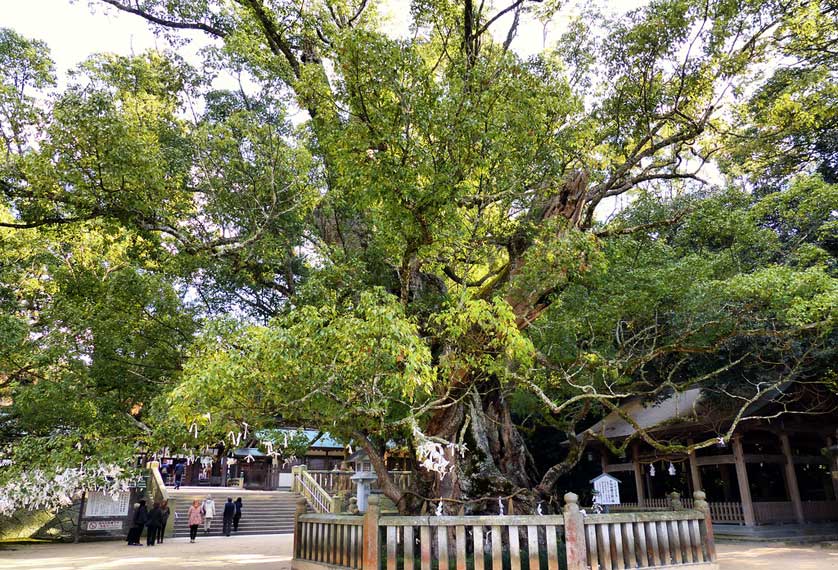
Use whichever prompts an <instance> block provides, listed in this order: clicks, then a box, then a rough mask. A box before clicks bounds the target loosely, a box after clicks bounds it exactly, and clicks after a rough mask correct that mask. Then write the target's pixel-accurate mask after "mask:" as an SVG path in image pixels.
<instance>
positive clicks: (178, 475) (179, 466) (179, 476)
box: [175, 461, 186, 489]
mask: <svg viewBox="0 0 838 570" xmlns="http://www.w3.org/2000/svg"><path fill="white" fill-rule="evenodd" d="M185 469H186V466H185V465H184V464H183V462H182V461H178V462H177V463H176V464H175V489H180V483H181V481H183V471H184V470H185Z"/></svg>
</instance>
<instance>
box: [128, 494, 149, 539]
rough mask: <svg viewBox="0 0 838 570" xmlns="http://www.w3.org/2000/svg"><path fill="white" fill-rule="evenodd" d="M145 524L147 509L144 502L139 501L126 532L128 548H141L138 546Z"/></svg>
mask: <svg viewBox="0 0 838 570" xmlns="http://www.w3.org/2000/svg"><path fill="white" fill-rule="evenodd" d="M147 522H148V509H146V506H145V501H144V500H141V501H140V502H139V503H137V509H136V510H135V511H134V518H133V519H131V528H130V530H129V531H128V546H142V545H141V544H140V535H141V534H142V533H143V527H144V526H145V525H146V523H147Z"/></svg>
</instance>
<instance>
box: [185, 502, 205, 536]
mask: <svg viewBox="0 0 838 570" xmlns="http://www.w3.org/2000/svg"><path fill="white" fill-rule="evenodd" d="M202 510H203V508H202V507H201V501H199V500H198V499H195V500H194V501H192V506H191V507H189V514H188V515H187V522H188V523H189V542H195V537H197V536H198V527H199V526H201V523H203V522H204V515H202V514H201V511H202Z"/></svg>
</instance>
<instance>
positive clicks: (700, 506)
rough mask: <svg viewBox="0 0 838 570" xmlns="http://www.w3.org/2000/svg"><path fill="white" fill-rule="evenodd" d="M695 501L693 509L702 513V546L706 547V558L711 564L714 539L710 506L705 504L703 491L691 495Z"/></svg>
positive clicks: (714, 556)
mask: <svg viewBox="0 0 838 570" xmlns="http://www.w3.org/2000/svg"><path fill="white" fill-rule="evenodd" d="M693 498H694V499H695V508H696V509H697V510H699V511H702V512H703V513H704V529H702V533H701V535H702V537H703V538H704V544H705V545H706V546H707V556H709V557H710V561H711V562H715V561H716V539H715V537H714V536H713V520H712V518H711V516H710V505H709V504H708V503H707V501H706V499H707V495H705V494H704V491H696V492H695V493H693Z"/></svg>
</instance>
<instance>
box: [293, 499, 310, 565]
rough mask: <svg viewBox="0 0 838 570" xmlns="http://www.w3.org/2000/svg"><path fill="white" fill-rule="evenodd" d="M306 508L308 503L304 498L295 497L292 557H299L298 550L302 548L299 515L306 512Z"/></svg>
mask: <svg viewBox="0 0 838 570" xmlns="http://www.w3.org/2000/svg"><path fill="white" fill-rule="evenodd" d="M307 510H308V503H306V500H305V499H303V498H302V497H300V498H299V499H297V508H296V510H295V511H294V547H293V548H294V550H293V553H292V556H293V557H294V558H300V552H301V550H302V547H303V544H302V542H301V541H302V536H303V533H302V527H301V526H300V517H301V516H303V515H304V514H306V511H307Z"/></svg>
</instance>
